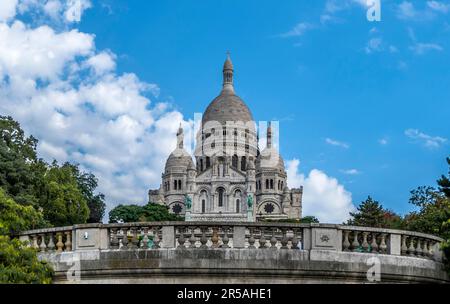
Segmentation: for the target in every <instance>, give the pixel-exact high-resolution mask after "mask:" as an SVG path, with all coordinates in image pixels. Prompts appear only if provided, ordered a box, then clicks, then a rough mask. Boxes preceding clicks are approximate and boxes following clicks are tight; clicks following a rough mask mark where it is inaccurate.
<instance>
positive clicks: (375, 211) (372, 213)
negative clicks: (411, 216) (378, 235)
mask: <svg viewBox="0 0 450 304" xmlns="http://www.w3.org/2000/svg"><path fill="white" fill-rule="evenodd" d="M350 216H351V217H352V218H351V219H350V220H348V221H347V225H352V226H365V227H376V228H399V227H396V226H401V217H400V216H398V215H397V214H395V213H394V212H393V211H390V210H387V209H384V208H383V206H382V205H381V204H380V203H379V202H378V201H375V200H373V199H372V198H371V197H370V196H369V197H368V198H367V199H366V200H365V201H363V202H361V204H360V205H359V206H358V207H357V212H350Z"/></svg>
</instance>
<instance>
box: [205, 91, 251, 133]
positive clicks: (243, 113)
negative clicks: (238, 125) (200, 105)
mask: <svg viewBox="0 0 450 304" xmlns="http://www.w3.org/2000/svg"><path fill="white" fill-rule="evenodd" d="M208 121H217V122H219V123H221V124H222V125H224V124H225V123H226V122H227V121H242V122H249V121H253V116H252V114H251V112H250V110H249V108H248V107H247V105H246V104H245V103H244V101H242V99H241V98H239V96H237V95H236V94H234V93H231V92H224V91H223V92H222V93H221V94H220V95H219V96H217V97H216V98H215V99H214V100H213V101H212V102H211V103H210V104H209V106H208V108H206V111H205V113H204V114H203V120H202V122H203V125H205V123H206V122H208Z"/></svg>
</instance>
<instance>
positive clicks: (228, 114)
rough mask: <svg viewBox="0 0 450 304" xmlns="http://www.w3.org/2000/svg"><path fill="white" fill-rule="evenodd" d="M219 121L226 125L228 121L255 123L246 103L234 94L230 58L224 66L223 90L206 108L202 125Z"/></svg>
mask: <svg viewBox="0 0 450 304" xmlns="http://www.w3.org/2000/svg"><path fill="white" fill-rule="evenodd" d="M208 121H217V122H219V123H220V124H222V125H225V123H226V122H227V121H233V122H234V121H242V122H244V123H245V122H249V121H253V116H252V113H251V112H250V109H249V108H248V107H247V105H246V104H245V103H244V101H243V100H242V99H241V98H239V96H237V95H236V94H235V92H234V87H233V63H232V62H231V59H230V57H229V56H228V58H227V60H226V61H225V64H224V66H223V89H222V92H220V95H219V96H217V97H216V98H215V99H214V100H213V101H212V102H211V103H210V104H209V106H208V108H206V111H205V113H204V114H203V119H202V123H203V125H205V123H206V122H208Z"/></svg>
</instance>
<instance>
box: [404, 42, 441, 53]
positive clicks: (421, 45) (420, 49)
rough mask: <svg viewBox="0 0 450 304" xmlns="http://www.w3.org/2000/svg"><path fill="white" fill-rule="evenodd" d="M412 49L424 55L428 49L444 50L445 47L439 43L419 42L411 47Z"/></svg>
mask: <svg viewBox="0 0 450 304" xmlns="http://www.w3.org/2000/svg"><path fill="white" fill-rule="evenodd" d="M409 49H410V50H411V51H413V52H414V53H416V54H417V55H423V54H425V53H426V52H428V51H443V50H444V48H443V47H442V46H440V45H439V44H437V43H421V42H418V43H416V44H414V45H412V46H410V47H409Z"/></svg>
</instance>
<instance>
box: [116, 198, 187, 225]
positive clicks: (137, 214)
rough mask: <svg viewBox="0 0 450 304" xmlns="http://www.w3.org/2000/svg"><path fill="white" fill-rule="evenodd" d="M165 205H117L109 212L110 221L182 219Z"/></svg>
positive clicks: (129, 221) (130, 221) (131, 221)
mask: <svg viewBox="0 0 450 304" xmlns="http://www.w3.org/2000/svg"><path fill="white" fill-rule="evenodd" d="M182 220H183V219H182V218H181V217H180V216H177V215H175V214H171V213H170V212H169V209H168V208H167V207H166V206H162V205H158V204H153V203H148V204H147V205H145V206H138V205H119V206H117V207H115V208H114V209H113V210H111V211H110V212H109V222H110V223H133V222H162V221H182Z"/></svg>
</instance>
